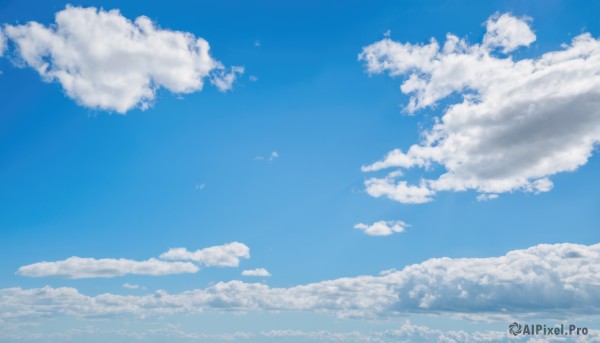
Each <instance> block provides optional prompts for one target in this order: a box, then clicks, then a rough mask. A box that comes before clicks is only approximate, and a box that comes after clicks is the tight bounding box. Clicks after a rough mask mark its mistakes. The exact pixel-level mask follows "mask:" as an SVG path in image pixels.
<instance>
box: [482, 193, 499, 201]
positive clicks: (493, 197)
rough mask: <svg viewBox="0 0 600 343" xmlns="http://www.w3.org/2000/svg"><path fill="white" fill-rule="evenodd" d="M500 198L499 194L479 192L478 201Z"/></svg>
mask: <svg viewBox="0 0 600 343" xmlns="http://www.w3.org/2000/svg"><path fill="white" fill-rule="evenodd" d="M494 199H498V194H494V193H489V194H479V195H478V196H477V201H480V202H481V201H488V200H494Z"/></svg>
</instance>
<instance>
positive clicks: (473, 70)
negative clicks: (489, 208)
mask: <svg viewBox="0 0 600 343" xmlns="http://www.w3.org/2000/svg"><path fill="white" fill-rule="evenodd" d="M534 40H535V34H534V33H533V32H532V31H531V29H530V28H529V24H528V20H527V19H522V18H516V17H514V16H512V15H510V14H503V15H495V16H493V17H491V18H490V19H489V20H488V21H487V33H486V34H485V36H484V40H483V43H482V44H473V45H470V44H468V43H467V42H466V41H465V40H464V39H460V38H458V37H456V36H454V35H452V34H448V35H447V37H446V42H445V43H444V45H443V46H440V45H439V44H438V42H437V41H436V40H434V39H431V40H430V42H429V43H427V44H411V43H404V44H403V43H399V42H395V41H392V40H390V39H389V38H386V39H383V40H381V41H379V42H376V43H374V44H372V45H369V46H367V47H365V48H363V51H362V52H361V54H360V55H359V59H360V60H362V61H364V62H365V64H366V68H367V71H368V72H369V73H371V74H373V73H375V74H377V73H384V72H387V73H388V74H389V75H391V76H399V75H405V76H406V78H405V79H404V81H403V83H402V85H401V87H400V89H401V91H402V92H403V93H405V94H407V95H409V96H410V100H409V102H408V105H407V106H406V108H405V110H406V111H407V112H408V113H409V114H413V113H415V112H416V111H418V110H421V109H423V108H427V107H432V106H435V105H436V104H437V103H438V102H439V101H440V100H442V99H445V98H447V97H449V96H450V95H452V94H458V95H461V96H462V97H461V99H460V100H459V101H458V102H456V103H454V104H451V105H450V106H448V107H446V108H444V109H443V114H442V116H441V118H439V119H437V120H436V121H435V123H434V124H433V126H432V127H431V128H429V129H427V130H425V131H424V132H422V140H421V142H419V143H418V144H414V145H412V146H411V147H409V148H408V149H407V150H406V151H403V150H401V149H396V150H393V151H391V152H390V153H388V154H387V155H386V156H385V157H384V158H383V159H382V160H380V161H377V162H375V163H373V164H371V165H367V166H363V168H362V170H363V171H364V172H374V171H378V170H382V169H386V168H391V167H399V168H402V169H409V168H422V169H424V170H426V171H427V170H441V171H442V173H441V175H440V176H439V177H437V178H430V179H427V178H424V179H421V180H420V181H418V184H416V185H411V184H409V183H408V182H407V181H406V180H402V179H401V178H399V177H392V176H389V175H388V176H387V177H385V178H376V177H375V178H370V179H368V180H367V181H366V189H367V192H368V193H369V194H371V195H372V196H375V197H380V196H386V197H388V198H391V199H393V200H396V201H399V202H402V203H423V202H427V201H431V200H432V198H433V196H434V195H435V194H436V193H437V192H440V191H465V190H475V191H477V192H479V193H489V194H499V193H504V192H511V191H515V190H521V191H526V192H533V193H539V192H547V191H549V190H551V189H552V187H553V184H552V181H551V180H550V178H549V177H550V176H552V175H554V174H557V173H561V172H570V171H575V170H576V169H577V168H579V167H580V166H582V165H584V164H586V163H587V161H588V159H589V158H590V156H591V155H592V152H593V149H594V147H595V145H596V144H598V142H599V141H600V41H599V40H597V39H595V38H594V37H592V36H591V35H590V34H589V33H584V34H581V35H579V36H577V37H575V38H573V40H572V42H571V43H570V44H569V45H566V44H565V45H563V48H562V50H558V51H551V52H548V53H545V54H543V55H542V56H541V57H539V58H535V59H522V60H514V58H513V57H512V56H510V55H508V56H506V55H502V56H499V55H498V54H497V53H496V51H497V50H498V49H499V50H501V51H502V52H504V53H509V52H510V51H512V50H514V49H516V48H517V47H519V46H527V45H529V44H531V42H533V41H534ZM488 198H489V197H488Z"/></svg>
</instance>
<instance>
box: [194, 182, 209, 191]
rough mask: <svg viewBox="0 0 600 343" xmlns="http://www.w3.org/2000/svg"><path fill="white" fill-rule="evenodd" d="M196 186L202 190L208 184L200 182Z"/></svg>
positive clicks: (198, 189)
mask: <svg viewBox="0 0 600 343" xmlns="http://www.w3.org/2000/svg"><path fill="white" fill-rule="evenodd" d="M195 188H196V190H197V191H201V190H203V189H204V188H206V185H205V184H203V183H198V184H196V187H195Z"/></svg>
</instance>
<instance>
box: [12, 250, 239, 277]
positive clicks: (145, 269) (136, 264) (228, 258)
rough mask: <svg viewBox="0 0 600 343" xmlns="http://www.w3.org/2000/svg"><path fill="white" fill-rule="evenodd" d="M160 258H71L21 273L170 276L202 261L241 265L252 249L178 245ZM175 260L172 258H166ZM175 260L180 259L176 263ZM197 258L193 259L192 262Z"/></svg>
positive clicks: (193, 269) (20, 272)
mask: <svg viewBox="0 0 600 343" xmlns="http://www.w3.org/2000/svg"><path fill="white" fill-rule="evenodd" d="M159 258H160V259H155V258H151V259H148V260H146V261H134V260H129V259H124V258H119V259H114V258H102V259H96V258H82V257H77V256H73V257H69V258H67V259H66V260H62V261H55V262H46V261H44V262H38V263H33V264H29V265H26V266H23V267H20V268H19V269H18V270H17V274H18V275H22V276H29V277H49V276H51V277H64V278H70V279H85V278H108V277H116V276H123V275H128V274H131V275H154V276H157V275H169V274H182V273H197V272H198V271H199V270H200V267H199V266H198V265H197V263H200V264H202V265H204V266H206V267H237V266H238V265H239V263H240V258H246V259H247V258H250V248H248V246H246V245H245V244H243V243H238V242H233V243H228V244H224V245H217V246H212V247H208V248H204V249H200V250H196V251H195V252H189V251H188V250H187V249H185V248H174V249H170V250H169V251H167V252H165V253H163V254H161V255H160V257H159ZM164 260H171V261H164ZM172 260H177V261H176V262H174V261H172ZM183 261H186V262H183ZM189 261H193V262H189Z"/></svg>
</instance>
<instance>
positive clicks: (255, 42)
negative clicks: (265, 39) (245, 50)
mask: <svg viewBox="0 0 600 343" xmlns="http://www.w3.org/2000/svg"><path fill="white" fill-rule="evenodd" d="M254 46H255V47H257V48H260V41H259V40H258V39H257V40H255V41H254Z"/></svg>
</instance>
